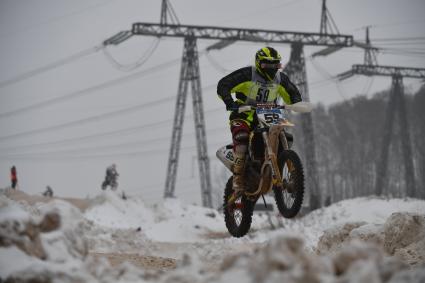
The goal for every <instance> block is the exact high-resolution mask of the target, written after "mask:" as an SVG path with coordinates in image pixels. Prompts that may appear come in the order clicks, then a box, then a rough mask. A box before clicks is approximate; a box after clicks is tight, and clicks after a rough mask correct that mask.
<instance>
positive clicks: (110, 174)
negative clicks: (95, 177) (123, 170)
mask: <svg viewBox="0 0 425 283" xmlns="http://www.w3.org/2000/svg"><path fill="white" fill-rule="evenodd" d="M117 176H118V172H117V170H115V169H114V168H113V167H108V168H107V169H106V178H110V179H116V177H117Z"/></svg>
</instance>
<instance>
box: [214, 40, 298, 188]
mask: <svg viewBox="0 0 425 283" xmlns="http://www.w3.org/2000/svg"><path fill="white" fill-rule="evenodd" d="M280 60H281V56H280V54H279V52H277V51H276V50H275V49H274V48H272V47H268V46H267V47H263V48H261V49H260V50H258V51H257V53H256V54H255V66H248V67H243V68H241V69H238V70H236V71H234V72H232V73H231V74H229V75H227V76H225V77H224V78H222V79H221V80H220V81H219V82H218V85H217V94H218V96H219V97H220V98H221V99H222V100H223V102H224V104H226V110H227V111H231V113H230V117H229V120H230V131H231V133H232V139H233V152H234V158H235V160H234V167H233V190H234V192H235V193H240V192H241V191H243V190H244V187H245V186H244V171H245V170H244V169H245V167H244V166H245V156H246V153H247V150H248V143H249V137H250V132H251V130H252V129H253V126H254V123H255V121H253V120H254V119H253V117H254V111H253V110H251V111H248V112H242V113H239V112H238V109H239V106H241V105H244V104H248V105H256V104H258V103H263V104H264V103H278V98H279V97H280V98H282V100H283V102H284V103H285V104H293V103H296V102H300V101H301V100H302V98H301V94H300V92H299V90H298V89H297V87H296V86H295V85H294V84H293V83H292V82H291V81H290V80H289V78H288V76H287V75H285V74H284V73H283V72H281V71H279V69H281V67H282V64H281V63H280ZM231 93H234V94H235V98H236V100H234V99H233V98H232V95H231Z"/></svg>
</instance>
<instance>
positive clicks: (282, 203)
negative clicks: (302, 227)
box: [273, 150, 305, 218]
mask: <svg viewBox="0 0 425 283" xmlns="http://www.w3.org/2000/svg"><path fill="white" fill-rule="evenodd" d="M278 166H279V170H280V174H281V176H282V183H283V188H278V187H276V186H274V187H273V192H274V197H275V200H276V205H277V207H278V209H279V212H280V214H281V215H282V216H283V217H285V218H293V217H295V216H296V215H297V214H298V212H299V211H300V209H301V205H302V203H303V197H304V189H305V188H304V171H303V166H302V164H301V160H300V158H299V157H298V154H297V153H296V152H295V151H293V150H282V151H281V152H279V155H278Z"/></svg>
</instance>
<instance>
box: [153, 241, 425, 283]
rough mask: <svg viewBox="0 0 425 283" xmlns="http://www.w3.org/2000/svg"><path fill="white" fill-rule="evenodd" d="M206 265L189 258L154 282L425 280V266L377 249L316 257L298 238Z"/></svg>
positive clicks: (351, 246)
mask: <svg viewBox="0 0 425 283" xmlns="http://www.w3.org/2000/svg"><path fill="white" fill-rule="evenodd" d="M205 265H206V264H202V262H200V261H198V260H197V259H196V257H195V258H192V257H189V258H186V259H185V260H184V261H183V263H182V265H181V266H180V267H179V268H178V269H176V270H174V271H170V272H169V273H167V274H165V276H163V277H161V278H155V281H152V282H163V283H165V282H193V283H197V282H213V283H225V282H268V283H275V282H276V283H280V282H285V283H304V282H316V283H329V282H370V283H384V282H393V283H394V282H422V281H421V280H424V279H425V276H424V275H425V274H424V272H423V270H422V267H417V268H413V269H409V268H408V265H407V264H404V263H403V262H402V261H401V260H399V259H397V258H386V257H385V254H384V252H383V251H382V250H381V249H380V248H378V247H375V246H374V245H371V244H368V243H363V242H360V241H353V242H351V243H348V244H347V245H345V246H344V247H342V248H341V249H340V250H339V251H337V252H336V253H335V254H324V255H317V254H315V253H313V252H311V251H308V249H306V248H305V246H304V242H303V240H302V239H301V238H300V237H299V235H294V234H286V235H282V236H280V237H278V238H275V239H273V240H271V241H269V242H268V243H267V244H266V245H265V246H263V247H261V248H258V249H256V250H254V251H253V252H247V253H241V254H238V255H234V256H232V257H228V258H225V259H224V260H223V262H222V264H221V266H220V267H219V269H218V270H216V271H215V272H208V271H207V270H208V269H207V268H205ZM400 278H404V279H403V280H404V281H402V280H401V279H400ZM399 279H400V281H397V280H399ZM410 279H414V280H416V281H414V280H412V281H409V280H410Z"/></svg>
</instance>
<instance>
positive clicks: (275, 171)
mask: <svg viewBox="0 0 425 283" xmlns="http://www.w3.org/2000/svg"><path fill="white" fill-rule="evenodd" d="M262 134H263V140H264V144H265V146H266V152H267V154H266V158H267V160H266V161H265V162H264V165H263V168H264V166H270V168H271V170H272V183H273V185H275V186H277V187H279V188H282V187H283V184H282V175H281V174H280V170H279V166H278V164H277V152H273V149H272V147H271V145H270V140H269V135H268V133H267V132H263V133H262ZM285 141H286V139H285ZM284 146H285V145H284ZM287 146H288V143H287V142H286V147H287ZM277 150H278V147H276V151H277Z"/></svg>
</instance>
